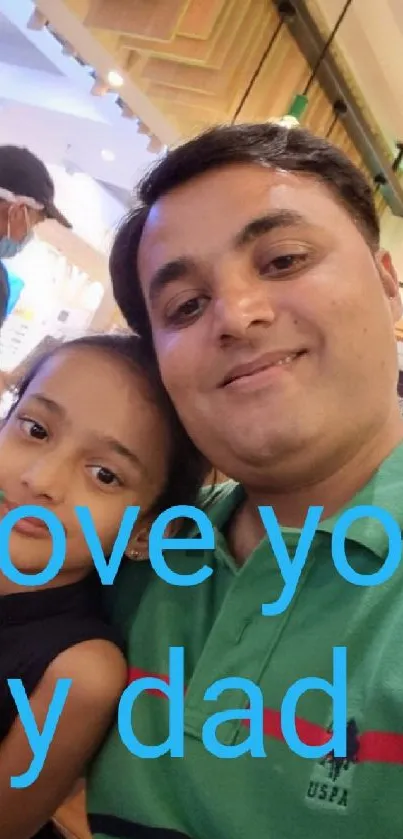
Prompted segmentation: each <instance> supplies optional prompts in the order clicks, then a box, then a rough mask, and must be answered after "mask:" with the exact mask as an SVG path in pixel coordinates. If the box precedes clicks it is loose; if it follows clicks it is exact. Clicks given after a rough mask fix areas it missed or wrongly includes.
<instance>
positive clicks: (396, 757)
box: [128, 667, 403, 764]
mask: <svg viewBox="0 0 403 839" xmlns="http://www.w3.org/2000/svg"><path fill="white" fill-rule="evenodd" d="M150 677H151V678H154V679H160V680H161V681H162V682H164V683H165V684H167V685H168V684H169V676H167V675H161V674H160V673H150V672H148V671H147V670H142V669H141V668H140V667H130V668H129V676H128V684H131V683H132V682H134V681H137V679H143V678H150ZM185 691H186V688H185ZM146 693H148V694H150V696H159V697H163V698H164V699H166V698H167V695H166V694H165V693H164V692H163V691H161V690H158V688H155V689H150V690H147V691H146ZM242 725H244V726H246V727H249V720H248V719H245V720H243V721H242ZM295 725H296V730H297V734H298V737H299V739H300V740H301V742H302V743H304V744H305V745H306V746H322V745H323V744H324V743H326V742H327V741H328V740H329V739H330V734H329V732H328V731H327V730H326V729H325V728H322V726H320V725H316V723H312V722H309V720H305V719H302V717H297V718H296V723H295ZM263 733H264V734H265V735H266V737H272V738H273V739H274V740H281V741H284V735H283V732H282V730H281V713H280V711H277V710H274V709H272V708H264V710H263ZM358 742H359V749H358V755H357V762H358V763H398V764H400V763H401V764H403V734H397V733H393V732H390V731H366V732H364V733H363V734H360V735H359V736H358Z"/></svg>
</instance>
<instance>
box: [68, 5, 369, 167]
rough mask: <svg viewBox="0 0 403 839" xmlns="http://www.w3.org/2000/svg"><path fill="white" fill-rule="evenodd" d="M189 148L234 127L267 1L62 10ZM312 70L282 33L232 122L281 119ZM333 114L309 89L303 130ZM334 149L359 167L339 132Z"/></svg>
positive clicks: (267, 17)
mask: <svg viewBox="0 0 403 839" xmlns="http://www.w3.org/2000/svg"><path fill="white" fill-rule="evenodd" d="M65 2H66V5H67V6H68V7H69V8H70V9H71V11H73V12H74V13H75V14H76V15H77V16H78V17H79V18H80V19H81V21H82V22H83V23H84V25H85V26H86V27H88V28H89V29H90V30H91V32H92V34H93V35H94V36H95V37H96V38H97V39H98V40H99V41H101V42H102V44H103V46H104V47H106V49H107V50H108V51H109V52H110V54H111V57H112V60H113V66H114V67H116V68H117V69H118V68H119V67H120V68H122V69H123V70H124V71H125V72H127V73H128V74H129V75H130V76H131V77H132V78H133V81H135V82H136V84H137V85H139V87H140V88H141V89H142V90H143V91H144V93H145V94H146V95H148V96H149V97H150V99H151V100H152V101H153V103H154V105H155V106H156V107H158V108H159V109H160V110H161V112H162V113H163V114H164V115H165V116H166V117H167V118H168V119H169V120H170V121H171V122H172V123H173V124H174V125H175V127H176V129H177V130H178V131H179V134H180V136H181V137H183V138H186V137H190V136H193V135H194V134H196V133H198V132H199V131H202V130H203V129H205V128H206V127H207V126H209V125H211V124H217V123H222V122H228V121H231V120H232V119H233V117H234V114H235V113H236V111H237V109H238V106H239V104H240V102H241V100H242V97H243V94H244V92H245V90H246V89H247V87H248V85H249V83H250V81H251V79H252V77H253V75H254V73H255V71H256V68H257V67H258V65H259V62H260V61H261V59H262V57H263V55H264V52H265V50H266V49H267V46H268V44H269V43H270V39H271V38H272V36H273V34H274V32H275V30H276V27H277V25H278V22H279V18H278V15H277V11H276V9H275V6H274V4H273V2H272V0H65ZM309 75H310V68H309V66H308V65H307V62H306V61H305V58H304V57H303V55H302V54H301V53H300V51H299V49H298V47H297V46H296V44H295V42H294V40H293V38H292V37H291V36H290V34H289V32H288V30H287V28H286V27H284V28H283V29H282V31H281V33H280V36H279V37H278V39H277V41H276V42H275V45H274V47H273V49H272V51H271V53H270V55H269V56H268V58H267V60H266V61H265V63H264V65H263V67H262V70H261V72H260V74H259V76H258V78H257V80H256V83H255V84H254V85H253V88H252V91H251V94H250V96H249V97H248V98H247V100H246V102H245V104H244V106H243V107H242V109H241V111H240V113H239V117H238V120H239V121H245V120H252V121H257V120H265V119H268V118H270V117H276V116H281V115H283V114H284V113H286V112H287V110H288V107H289V105H290V102H291V100H292V99H293V97H294V95H295V93H297V92H300V91H302V90H303V87H304V84H305V83H306V81H307V79H308V78H309ZM332 119H333V111H332V104H331V103H330V102H329V101H328V100H327V97H326V96H325V94H324V93H323V91H322V90H321V89H320V87H319V85H314V86H313V88H312V89H311V93H310V103H309V107H308V110H307V113H306V116H305V117H304V124H305V125H306V126H307V127H308V128H310V129H312V130H313V131H315V132H316V133H319V134H324V133H326V131H327V129H328V127H329V126H330V123H331V121H332ZM332 139H334V140H335V142H337V143H338V144H339V145H340V147H341V148H343V150H344V151H346V152H347V154H348V155H349V156H350V157H351V158H352V159H353V160H354V162H356V163H361V161H360V158H359V154H358V152H357V151H356V149H355V148H354V146H353V144H352V143H351V141H350V139H349V137H348V135H347V133H346V131H345V129H344V127H343V126H342V125H338V126H337V128H336V130H335V132H334V135H333V137H332Z"/></svg>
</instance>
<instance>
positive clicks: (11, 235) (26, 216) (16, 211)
mask: <svg viewBox="0 0 403 839" xmlns="http://www.w3.org/2000/svg"><path fill="white" fill-rule="evenodd" d="M54 194H55V188H54V184H53V181H52V178H51V177H50V175H49V172H48V170H47V169H46V167H45V166H44V164H43V163H42V161H41V160H39V158H38V157H36V156H35V155H34V154H32V152H30V151H28V149H26V148H20V147H19V146H0V325H1V324H2V323H3V321H4V319H5V317H6V314H8V313H9V308H10V306H9V301H10V287H9V281H8V276H7V271H6V268H5V266H4V265H2V263H1V260H2V259H11V258H12V257H13V256H16V255H17V253H19V252H20V251H21V250H22V249H23V248H24V247H25V246H26V245H27V244H28V243H29V241H30V240H31V237H32V233H33V230H34V228H35V227H36V225H37V224H39V223H40V222H41V221H44V219H45V218H52V219H55V220H56V221H58V222H59V223H60V224H62V225H63V226H64V227H71V225H70V224H69V222H68V221H67V219H66V218H65V217H64V216H63V215H62V213H60V212H59V210H58V209H57V208H56V207H55V204H54ZM14 302H15V301H14Z"/></svg>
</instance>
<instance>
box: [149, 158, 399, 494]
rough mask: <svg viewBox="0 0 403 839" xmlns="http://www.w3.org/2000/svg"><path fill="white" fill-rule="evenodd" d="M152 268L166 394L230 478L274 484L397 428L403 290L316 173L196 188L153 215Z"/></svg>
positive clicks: (210, 178)
mask: <svg viewBox="0 0 403 839" xmlns="http://www.w3.org/2000/svg"><path fill="white" fill-rule="evenodd" d="M139 272H140V279H141V283H142V288H143V292H144V296H145V300H146V305H147V308H148V311H149V316H150V319H151V323H152V329H153V335H154V342H155V347H156V352H157V356H158V360H159V364H160V369H161V374H162V378H163V381H164V384H165V386H166V388H167V390H168V392H169V394H170V396H171V398H172V400H173V402H174V404H175V406H176V409H177V411H178V413H179V415H180V417H181V419H182V421H183V423H184V425H185V426H186V428H187V430H188V432H189V433H190V435H191V436H192V438H193V439H194V441H195V443H196V445H198V447H199V448H200V449H201V450H202V451H203V452H204V454H206V455H207V456H208V457H209V458H210V459H211V461H212V462H213V463H214V464H215V465H216V466H217V467H218V468H219V469H221V470H222V471H223V472H224V473H225V474H227V475H229V476H231V477H234V478H236V479H238V480H241V481H247V480H250V479H251V478H253V480H254V481H255V480H256V481H257V482H260V479H261V480H262V482H263V481H264V476H265V475H266V476H267V472H268V470H270V469H273V468H274V469H276V465H278V467H279V469H280V466H281V463H282V462H284V459H286V460H287V462H289V461H290V458H291V460H292V459H293V458H297V459H298V458H301V457H302V458H308V459H309V458H311V460H312V459H315V456H318V457H319V454H318V453H320V455H321V457H322V458H323V457H326V456H330V455H331V454H334V455H335V456H336V455H337V453H339V454H340V453H341V452H343V451H348V450H349V449H350V451H351V450H352V451H354V446H355V447H358V446H359V445H360V442H359V441H360V439H362V437H363V435H369V434H370V433H371V431H374V430H375V429H378V428H380V427H381V426H382V424H383V423H384V422H385V419H386V417H387V416H388V415H389V413H390V411H391V406H392V400H393V399H396V376H397V361H396V343H395V338H394V333H393V323H394V321H395V320H397V319H398V318H399V316H400V305H401V304H400V297H399V290H398V283H397V280H396V277H395V274H394V271H393V267H392V266H391V263H390V259H389V257H388V256H387V255H384V254H378V255H376V256H374V255H373V253H372V252H371V250H370V248H369V247H368V245H367V244H366V242H365V240H364V238H363V236H362V234H361V233H360V232H359V230H358V228H357V227H356V226H355V224H354V222H353V221H352V219H351V218H350V216H349V215H348V213H347V211H346V210H345V209H344V208H343V207H342V206H341V205H340V204H339V203H338V202H337V201H336V200H335V198H334V196H333V194H332V193H331V192H330V190H328V189H327V188H326V187H325V186H323V185H322V184H320V183H319V182H317V181H315V180H314V179H312V178H311V177H307V176H303V175H294V174H292V173H287V172H283V171H276V170H274V169H264V168H261V167H259V166H252V165H236V166H231V167H226V168H223V169H221V170H219V171H214V172H210V173H207V174H205V175H203V176H200V177H199V178H197V179H194V180H193V181H190V182H189V183H187V184H185V185H184V186H182V187H180V188H178V189H176V190H174V191H173V192H172V193H170V194H168V195H167V196H166V197H164V198H163V199H161V200H160V201H159V202H158V203H157V204H156V205H155V206H154V208H153V209H152V211H151V213H150V215H149V218H148V221H147V224H146V227H145V230H144V233H143V237H142V241H141V246H140V253H139ZM308 462H309V461H308Z"/></svg>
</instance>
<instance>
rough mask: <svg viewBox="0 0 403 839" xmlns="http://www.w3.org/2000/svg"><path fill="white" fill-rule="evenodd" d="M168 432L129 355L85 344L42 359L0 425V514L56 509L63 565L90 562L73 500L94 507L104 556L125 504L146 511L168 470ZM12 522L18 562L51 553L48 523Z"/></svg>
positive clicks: (41, 560)
mask: <svg viewBox="0 0 403 839" xmlns="http://www.w3.org/2000/svg"><path fill="white" fill-rule="evenodd" d="M169 445H170V443H169V430H168V427H167V424H166V422H165V420H164V417H163V416H162V413H161V410H160V408H159V407H158V405H157V404H156V403H155V401H153V397H152V394H151V392H150V391H149V390H148V387H147V384H146V382H145V381H144V380H143V378H142V376H141V375H137V374H136V372H135V371H134V370H133V369H131V368H130V367H129V364H128V363H126V362H125V361H124V360H123V359H120V358H119V357H117V356H113V355H112V356H111V355H110V354H109V353H107V352H105V351H104V350H101V349H97V348H88V347H81V348H80V347H76V348H70V349H67V348H66V349H62V350H61V351H59V352H58V353H56V355H54V356H53V357H52V358H50V359H49V360H48V361H47V362H45V363H44V364H43V366H42V367H41V369H40V370H39V372H38V374H37V375H36V376H35V378H34V379H33V381H32V382H31V384H30V385H29V387H28V389H27V391H26V392H25V393H24V395H23V397H22V398H21V401H20V402H19V404H18V405H17V407H16V408H15V409H14V412H13V413H12V415H11V416H10V418H9V419H8V420H7V422H6V424H5V425H4V426H3V428H2V429H1V431H0V489H1V490H3V491H4V493H5V498H4V501H3V502H1V504H0V518H3V516H4V515H6V513H7V512H9V510H10V509H13V508H15V507H20V506H22V505H26V504H32V505H37V506H41V507H45V508H46V509H47V510H50V511H51V512H52V513H54V514H55V515H56V516H57V517H58V519H59V521H60V522H61V523H62V525H63V527H64V529H65V532H66V543H67V547H66V560H65V564H64V568H63V570H65V571H69V572H70V574H71V576H72V578H76V577H79V576H81V575H82V573H81V574H80V573H77V572H82V571H83V569H86V568H89V567H91V566H92V558H91V554H90V551H89V548H88V546H87V543H86V541H85V538H84V535H83V533H82V530H81V528H80V525H79V522H78V519H77V517H76V515H75V512H74V507H76V506H84V507H87V508H88V509H89V510H90V512H91V516H92V520H93V523H94V526H95V529H96V532H97V535H98V538H99V541H100V543H101V545H102V547H103V550H104V553H105V556H107V555H108V552H110V551H111V549H112V547H113V545H114V542H115V540H116V537H117V534H118V531H119V526H120V522H121V519H122V517H123V514H124V512H125V510H126V507H128V506H130V505H139V506H140V507H141V511H140V514H139V517H140V516H141V514H142V513H145V512H146V511H147V510H149V509H150V507H151V506H152V505H153V503H154V502H155V501H156V499H157V497H158V496H159V494H160V492H161V491H162V489H163V487H164V485H165V482H166V478H167V465H168V455H169ZM26 525H27V529H26V532H22V530H24V524H23V527H22V528H21V529H18V530H16V529H15V528H14V529H13V530H12V533H11V537H10V555H11V559H12V561H13V563H14V565H15V567H16V568H18V569H19V570H20V571H25V572H26V573H30V572H31V573H37V572H39V571H40V570H42V569H43V568H44V567H45V566H46V565H47V564H48V561H49V558H50V555H51V550H52V540H51V536H50V534H49V532H48V530H47V528H46V527H40V526H37V527H34V526H30V524H29V522H26Z"/></svg>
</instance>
